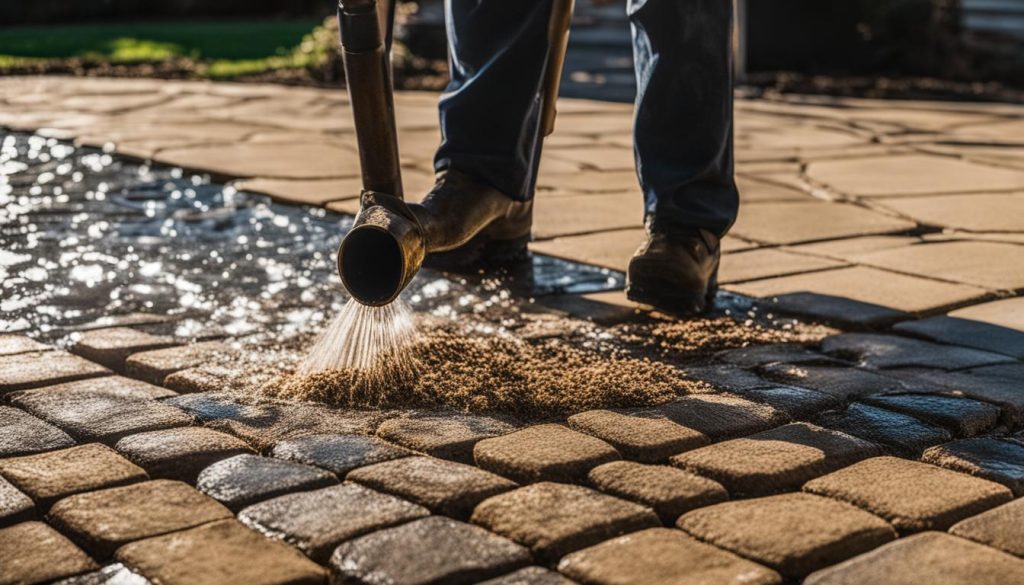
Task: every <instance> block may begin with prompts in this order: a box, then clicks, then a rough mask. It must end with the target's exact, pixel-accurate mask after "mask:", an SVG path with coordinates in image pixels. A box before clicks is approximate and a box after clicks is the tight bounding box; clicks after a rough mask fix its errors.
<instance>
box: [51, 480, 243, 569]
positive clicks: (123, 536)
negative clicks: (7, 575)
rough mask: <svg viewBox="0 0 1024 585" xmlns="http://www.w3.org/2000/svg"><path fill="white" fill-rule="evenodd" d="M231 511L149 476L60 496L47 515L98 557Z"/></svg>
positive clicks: (187, 489)
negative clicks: (113, 486)
mask: <svg viewBox="0 0 1024 585" xmlns="http://www.w3.org/2000/svg"><path fill="white" fill-rule="evenodd" d="M230 517H231V511H230V510H228V509H227V508H225V507H224V506H222V505H220V504H218V503H217V502H216V501H215V500H212V499H210V498H209V497H207V496H204V495H203V494H201V493H199V492H198V491H196V490H195V489H193V488H191V487H189V486H188V485H186V484H184V483H181V482H178V481H170V480H154V481H147V482H143V483H136V484H132V485H128V486H122V487H116V488H110V489H105V490H100V491H96V492H88V493H84V494H77V495H74V496H70V497H67V498H64V499H63V500H61V501H59V502H57V503H56V504H54V505H53V507H52V508H51V509H50V514H49V518H50V520H51V522H52V523H53V524H54V526H56V527H57V528H58V529H60V531H61V532H64V533H65V534H69V535H71V537H72V538H73V539H74V540H75V541H76V542H78V543H79V544H81V545H82V546H83V547H85V548H86V550H88V551H90V552H91V553H93V554H94V555H97V556H98V557H107V556H110V555H111V554H112V553H113V552H114V550H115V549H117V547H119V546H121V545H122V544H124V543H126V542H132V541H134V540H140V539H142V538H148V537H150V536H156V535H159V534H165V533H167V532H172V531H175V530H182V529H185V528H190V527H192V526H197V525H199V524H203V523H205V522H210V521H213V520H219V519H222V518H230Z"/></svg>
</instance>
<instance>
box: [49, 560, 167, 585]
mask: <svg viewBox="0 0 1024 585" xmlns="http://www.w3.org/2000/svg"><path fill="white" fill-rule="evenodd" d="M151 583H152V582H151V581H150V580H149V579H146V578H145V577H143V576H142V575H140V574H138V573H136V572H134V571H132V570H131V569H129V568H128V567H126V566H124V565H123V564H121V563H112V564H110V565H107V566H105V567H103V568H102V569H100V570H99V571H93V572H91V573H84V574H82V575H78V576H75V577H68V578H67V579H61V580H60V581H57V582H55V583H54V585H151Z"/></svg>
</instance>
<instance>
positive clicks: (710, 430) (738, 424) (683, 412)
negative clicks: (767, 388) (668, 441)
mask: <svg viewBox="0 0 1024 585" xmlns="http://www.w3.org/2000/svg"><path fill="white" fill-rule="evenodd" d="M766 385H767V384H766ZM638 414H640V415H641V416H651V417H656V418H666V419H668V420H670V421H672V422H675V423H678V424H680V425H682V426H684V427H687V428H690V429H694V430H697V431H699V432H701V433H703V434H705V435H707V436H709V437H711V438H712V439H713V440H720V439H727V438H731V437H739V436H742V435H749V434H752V433H756V432H758V431H763V430H765V429H769V428H771V427H774V426H778V425H781V424H783V423H785V422H787V420H788V418H787V417H786V415H785V414H784V413H782V412H780V411H778V410H775V409H774V408H772V407H771V406H768V405H767V404H760V403H757V402H751V401H750V400H747V399H745V398H740V397H739V396H735V395H732V394H702V395H690V396H683V397H681V398H679V399H678V400H676V401H675V402H669V403H667V404H662V405H660V406H656V407H653V408H650V409H647V410H644V411H642V412H640V413H638Z"/></svg>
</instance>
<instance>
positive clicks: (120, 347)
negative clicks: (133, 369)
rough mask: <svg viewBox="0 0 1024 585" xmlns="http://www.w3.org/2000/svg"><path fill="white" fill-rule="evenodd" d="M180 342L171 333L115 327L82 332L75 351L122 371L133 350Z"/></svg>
mask: <svg viewBox="0 0 1024 585" xmlns="http://www.w3.org/2000/svg"><path fill="white" fill-rule="evenodd" d="M177 344H178V342H177V341H176V340H175V339H174V338H173V337H171V336H169V335H153V334H151V333H146V332H145V331H139V330H137V329H131V328H129V327H111V328H106V329H96V330H94V331H86V332H85V333H82V336H81V337H80V338H79V339H78V341H76V342H75V345H74V346H73V347H72V348H71V351H72V352H73V353H76V354H78V355H80V356H82V357H84V358H85V359H87V360H90V361H94V362H96V363H98V364H101V365H104V366H106V367H108V368H110V369H112V370H117V371H120V370H122V369H123V368H124V360H125V359H127V357H128V356H129V355H131V354H133V353H137V352H140V351H148V350H152V349H163V348H165V347H171V346H173V345H177Z"/></svg>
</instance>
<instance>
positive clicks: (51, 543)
mask: <svg viewBox="0 0 1024 585" xmlns="http://www.w3.org/2000/svg"><path fill="white" fill-rule="evenodd" d="M0 551H3V553H4V554H3V562H2V563H0V583H18V584H21V583H25V584H34V583H45V582H48V581H52V580H54V579H60V578H63V577H70V576H73V575H78V574H81V573H85V572H88V571H92V570H95V569H98V568H99V565H97V564H96V562H95V561H93V560H92V559H91V558H89V555H87V554H85V553H84V552H83V551H82V550H81V549H80V548H78V547H77V546H75V544H74V543H72V542H71V541H70V540H68V539H67V538H66V537H64V536H63V535H61V534H60V533H59V532H57V531H56V530H54V529H53V528H50V527H49V526H47V525H46V524H43V523H42V522H23V523H21V524H15V525H14V526H8V527H7V528H0Z"/></svg>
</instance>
